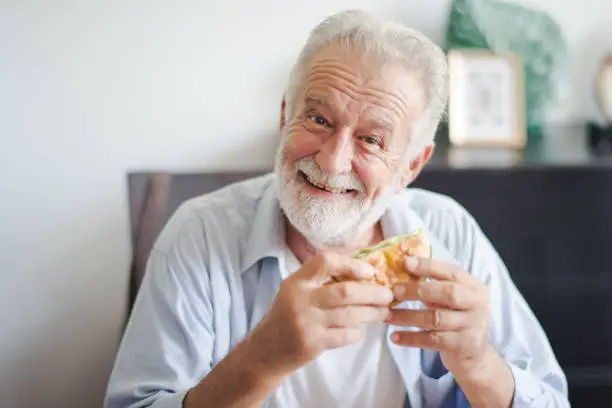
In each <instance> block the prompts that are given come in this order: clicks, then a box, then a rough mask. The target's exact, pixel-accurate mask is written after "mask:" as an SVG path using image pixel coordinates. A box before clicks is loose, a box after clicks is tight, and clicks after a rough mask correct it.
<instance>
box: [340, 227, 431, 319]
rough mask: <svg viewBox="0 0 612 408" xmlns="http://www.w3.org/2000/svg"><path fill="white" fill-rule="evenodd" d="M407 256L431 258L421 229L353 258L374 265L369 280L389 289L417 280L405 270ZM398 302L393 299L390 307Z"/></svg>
mask: <svg viewBox="0 0 612 408" xmlns="http://www.w3.org/2000/svg"><path fill="white" fill-rule="evenodd" d="M407 256H416V257H420V258H431V246H430V243H429V240H428V238H427V235H426V234H425V232H424V231H423V230H422V229H419V230H418V231H416V232H415V233H412V234H408V235H398V236H395V237H392V238H389V239H386V240H384V241H382V242H380V243H378V244H376V245H374V246H372V247H369V248H364V249H362V250H360V251H359V252H357V253H356V254H354V255H353V257H354V258H357V259H363V260H365V261H367V262H368V263H369V264H370V265H372V266H374V268H375V275H374V277H373V278H372V280H371V282H372V283H376V284H379V285H382V286H386V287H388V288H389V289H391V290H393V287H394V286H395V285H396V284H398V283H410V282H414V283H416V282H418V280H419V278H417V277H416V276H414V275H412V274H410V273H409V272H408V271H407V270H406V267H405V266H404V260H405V258H406V257H407ZM334 280H335V281H337V282H342V281H346V280H351V278H344V277H339V278H335V279H334ZM366 282H367V281H366ZM399 303H400V302H399V301H397V300H394V301H393V302H392V303H391V307H393V306H396V305H397V304H399Z"/></svg>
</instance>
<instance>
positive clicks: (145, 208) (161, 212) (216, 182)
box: [128, 170, 267, 308]
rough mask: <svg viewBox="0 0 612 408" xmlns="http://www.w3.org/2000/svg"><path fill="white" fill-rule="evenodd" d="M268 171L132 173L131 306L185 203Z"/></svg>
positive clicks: (129, 183)
mask: <svg viewBox="0 0 612 408" xmlns="http://www.w3.org/2000/svg"><path fill="white" fill-rule="evenodd" d="M266 172H267V171H265V170H261V171H249V172H227V173H216V172H215V173H194V174H178V173H177V174H174V173H172V174H171V173H144V172H143V173H130V174H128V189H129V202H130V223H131V232H132V252H133V255H132V264H131V270H130V298H129V302H130V303H129V304H130V308H131V306H132V304H133V302H134V298H135V297H136V294H137V292H138V288H139V287H140V283H141V281H142V278H143V275H144V271H145V266H146V263H147V259H148V257H149V253H150V251H151V248H152V247H153V244H154V242H155V239H156V238H157V236H158V234H159V232H160V231H161V229H162V228H163V226H164V225H165V224H166V222H167V221H168V219H169V218H170V216H171V215H172V214H173V213H174V212H175V211H176V209H177V208H178V207H179V206H180V205H181V203H182V202H183V201H185V200H187V199H189V198H193V197H197V196H199V195H202V194H205V193H208V192H211V191H214V190H217V189H219V188H221V187H223V186H225V185H228V184H231V183H233V182H236V181H240V180H245V179H248V178H251V177H257V176H260V175H262V174H265V173H266Z"/></svg>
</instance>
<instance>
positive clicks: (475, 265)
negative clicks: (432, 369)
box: [468, 217, 570, 408]
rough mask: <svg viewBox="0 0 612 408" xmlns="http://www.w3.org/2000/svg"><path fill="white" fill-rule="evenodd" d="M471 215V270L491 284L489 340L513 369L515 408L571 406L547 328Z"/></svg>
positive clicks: (513, 405)
mask: <svg viewBox="0 0 612 408" xmlns="http://www.w3.org/2000/svg"><path fill="white" fill-rule="evenodd" d="M468 218H469V221H468V223H469V224H471V228H469V229H470V230H471V232H472V243H473V244H472V246H471V262H470V269H471V272H472V273H473V274H474V275H475V276H477V277H479V278H481V279H483V280H484V281H485V283H486V284H487V286H488V288H489V294H490V298H491V300H492V301H491V318H490V323H489V341H490V343H491V344H492V345H493V346H494V347H495V349H496V350H497V352H498V353H499V354H500V355H501V356H502V357H503V358H504V359H505V361H506V362H507V363H508V364H509V366H510V368H511V370H512V374H513V376H514V383H515V388H514V397H513V401H512V407H513V408H527V407H530V408H538V407H549V408H550V407H569V406H570V404H569V401H568V398H567V393H568V391H567V381H566V378H565V374H564V373H563V371H562V369H561V367H560V366H559V364H558V362H557V359H556V357H555V354H554V352H553V350H552V348H551V346H550V343H549V341H548V338H547V336H546V334H545V332H544V330H543V329H542V327H541V325H540V323H539V322H538V320H537V319H536V317H535V315H534V314H533V312H532V310H531V309H530V307H529V305H528V304H527V302H526V301H525V299H524V298H523V296H522V295H521V293H520V292H519V291H518V289H517V288H516V286H515V284H514V282H513V281H512V279H511V278H510V275H509V273H508V270H507V269H506V267H505V265H504V263H503V261H502V260H501V258H500V257H499V255H498V253H497V252H496V250H495V249H494V248H493V246H492V244H491V243H490V241H489V240H488V238H487V237H486V236H485V234H484V233H483V232H482V230H481V229H480V228H479V227H478V225H477V224H476V222H475V221H474V220H472V219H471V217H468Z"/></svg>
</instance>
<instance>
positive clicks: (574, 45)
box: [0, 0, 612, 408]
mask: <svg viewBox="0 0 612 408" xmlns="http://www.w3.org/2000/svg"><path fill="white" fill-rule="evenodd" d="M523 2H525V3H530V4H538V5H541V6H542V7H543V8H545V9H547V10H549V11H551V12H552V13H553V14H554V15H555V16H556V17H557V18H558V19H559V21H560V22H561V23H562V25H563V27H564V29H565V30H566V33H567V36H568V40H569V44H570V47H571V52H572V56H573V66H572V69H573V74H572V75H573V77H572V84H573V86H574V89H573V93H572V97H571V98H570V100H569V101H568V103H567V105H565V106H563V107H560V109H559V112H558V117H559V118H561V119H562V120H563V121H575V120H580V119H582V118H585V117H591V116H593V115H594V114H595V105H594V100H593V98H592V85H591V84H592V79H593V73H594V70H595V67H596V63H597V60H598V58H599V57H600V56H601V55H602V54H603V52H604V50H605V49H606V47H608V48H612V25H611V24H610V21H609V20H610V17H611V16H612V2H603V1H601V0H582V1H579V2H578V1H573V0H564V1H560V0H539V1H536V0H531V1H526V0H523ZM373 4H376V9H377V10H379V11H382V12H384V13H386V14H389V15H394V16H395V17H397V18H400V19H402V20H403V21H405V22H406V23H409V24H411V25H413V26H415V27H417V28H420V29H422V30H423V31H425V32H426V33H427V34H429V35H431V36H432V37H433V38H434V39H436V40H440V39H441V37H442V33H443V31H444V30H443V24H444V22H445V21H446V18H447V12H448V7H449V0H418V1H417V0H412V1H407V0H396V1H348V0H345V1H338V0H336V1H327V0H310V1H303V2H299V4H298V2H290V1H284V0H267V1H263V0H259V1H248V0H242V1H227V0H223V1H221V0H219V1H201V0H174V1H159V0H156V1H153V0H140V1H137V0H132V1H120V0H112V1H111V0H107V1H98V2H90V1H76V0H75V1H70V0H55V1H45V0H29V1H28V0H0V198H1V200H0V217H1V218H0V266H1V269H0V273H1V280H0V323H1V324H0V406H2V407H11V408H24V407H42V406H44V407H49V408H53V407H57V408H60V407H61V408H65V407H77V406H78V407H94V406H100V404H101V401H102V396H103V393H104V389H105V385H106V380H107V376H108V374H109V371H110V368H111V364H112V360H113V357H114V352H115V348H116V345H117V341H118V338H119V335H120V330H121V325H122V323H123V318H124V313H125V306H126V305H125V299H126V290H127V269H128V265H129V255H130V248H129V230H128V214H127V206H126V199H127V198H126V185H125V174H126V172H127V171H128V170H134V169H187V170H195V169H201V170H204V169H206V170H215V169H217V170H218V169H230V168H231V169H237V168H251V167H256V168H259V167H264V166H269V165H270V164H271V159H272V156H273V148H274V145H275V138H276V134H275V131H274V130H275V128H276V126H277V118H278V107H279V103H280V98H281V93H282V87H283V84H284V81H285V79H286V76H287V70H288V67H289V64H290V63H291V61H292V59H293V58H294V57H295V55H296V54H297V52H298V48H299V46H300V45H301V44H302V42H303V40H304V39H305V37H306V35H307V33H308V30H309V29H310V28H311V27H312V26H313V25H314V24H315V23H316V22H318V21H319V20H320V19H321V18H323V17H324V16H325V15H327V14H329V13H331V12H335V11H338V10H340V9H342V8H357V7H363V8H367V9H374V6H373Z"/></svg>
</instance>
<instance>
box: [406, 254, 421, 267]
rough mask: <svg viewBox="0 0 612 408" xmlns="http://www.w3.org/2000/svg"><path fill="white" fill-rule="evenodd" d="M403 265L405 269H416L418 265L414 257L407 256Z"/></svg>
mask: <svg viewBox="0 0 612 408" xmlns="http://www.w3.org/2000/svg"><path fill="white" fill-rule="evenodd" d="M405 265H406V268H407V269H410V270H412V269H416V267H417V266H418V265H419V261H418V259H416V258H415V257H412V256H409V257H407V258H406V260H405Z"/></svg>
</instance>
